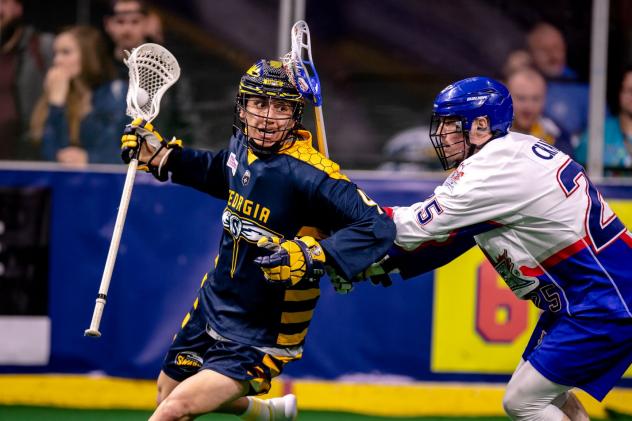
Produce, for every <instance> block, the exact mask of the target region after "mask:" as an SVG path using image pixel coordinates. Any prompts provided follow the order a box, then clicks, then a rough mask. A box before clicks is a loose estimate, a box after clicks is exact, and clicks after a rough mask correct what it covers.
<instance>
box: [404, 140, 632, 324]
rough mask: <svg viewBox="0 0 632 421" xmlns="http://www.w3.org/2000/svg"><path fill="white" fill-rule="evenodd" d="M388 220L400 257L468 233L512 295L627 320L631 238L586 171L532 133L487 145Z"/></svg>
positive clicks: (631, 306) (631, 301)
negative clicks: (401, 252)
mask: <svg viewBox="0 0 632 421" xmlns="http://www.w3.org/2000/svg"><path fill="white" fill-rule="evenodd" d="M393 219H394V221H395V224H396V225H397V238H396V241H395V242H396V244H397V245H399V246H400V247H402V248H404V249H406V250H413V249H416V248H417V247H419V246H420V245H422V244H424V243H426V242H428V241H433V240H434V241H445V240H447V239H448V238H449V237H450V236H451V235H454V233H455V232H458V231H462V230H469V231H472V232H473V233H474V234H475V237H474V238H475V240H476V242H477V244H478V245H479V247H480V248H481V249H482V250H483V252H484V253H485V255H486V256H487V257H488V259H489V260H490V261H491V263H492V264H493V266H494V267H495V268H496V270H497V271H498V273H499V274H500V275H501V276H502V277H503V278H504V280H505V282H506V283H507V285H508V286H509V287H510V288H511V289H512V291H513V292H514V293H515V294H516V295H517V296H518V297H519V298H523V299H531V300H533V301H534V303H535V304H536V305H537V306H538V307H540V308H542V309H544V310H549V311H553V312H557V311H565V312H567V313H568V314H569V315H573V316H586V317H593V316H598V317H607V318H632V313H631V310H632V235H630V232H629V231H628V230H627V229H626V228H625V226H624V225H623V224H622V223H621V221H620V220H619V219H618V218H617V216H616V215H615V214H614V213H613V211H612V210H611V209H610V207H609V206H608V205H607V203H606V202H605V201H604V200H603V199H602V197H601V195H600V194H599V192H598V191H597V190H596V189H595V188H594V186H593V185H592V184H591V183H590V182H589V180H588V178H587V177H586V174H585V172H584V169H583V168H582V167H581V166H580V165H579V164H577V163H576V162H575V161H573V160H572V159H570V158H569V157H568V155H566V154H564V153H562V152H560V151H558V150H557V149H555V148H554V147H552V146H550V145H548V144H547V143H545V142H542V141H541V140H539V139H537V138H535V137H533V136H528V135H523V134H519V133H514V132H509V134H508V135H506V136H504V137H501V138H498V139H495V140H492V141H490V142H489V143H488V144H486V145H485V147H483V148H482V149H481V150H480V151H479V152H478V153H476V154H475V155H473V156H471V157H470V158H468V159H466V160H465V161H463V162H462V163H461V165H459V167H458V168H457V169H456V170H455V171H454V172H453V173H452V174H451V175H450V176H449V177H448V178H447V179H446V181H445V182H444V183H443V185H441V186H439V187H437V188H436V189H435V191H434V195H433V196H431V197H430V198H428V199H426V200H425V201H423V202H419V203H415V204H414V205H412V206H410V207H394V208H393Z"/></svg>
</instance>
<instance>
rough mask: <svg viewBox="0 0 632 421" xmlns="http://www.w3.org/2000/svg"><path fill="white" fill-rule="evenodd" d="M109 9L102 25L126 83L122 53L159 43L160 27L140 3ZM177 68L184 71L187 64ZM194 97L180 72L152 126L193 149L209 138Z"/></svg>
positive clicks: (126, 0)
mask: <svg viewBox="0 0 632 421" xmlns="http://www.w3.org/2000/svg"><path fill="white" fill-rule="evenodd" d="M111 6H112V7H111V9H110V14H109V15H108V16H106V17H105V19H104V21H103V24H104V27H105V31H106V32H107V33H108V35H109V36H110V38H111V40H112V42H113V43H114V59H115V64H116V69H117V73H118V77H119V78H121V79H122V80H128V69H127V66H125V64H124V63H123V58H124V57H125V56H124V51H125V50H127V51H131V50H132V49H133V48H135V47H138V46H139V45H141V44H144V43H146V42H161V41H162V40H161V39H160V37H162V36H163V34H162V29H161V26H162V25H161V23H160V17H159V16H158V14H157V13H156V12H155V11H152V12H151V13H150V12H149V11H148V8H147V4H146V3H145V1H143V0H112V2H111ZM180 65H181V66H182V67H183V68H185V69H186V64H183V63H180ZM193 96H194V94H193V90H192V88H191V83H190V81H189V79H188V78H187V76H186V74H184V72H182V74H181V75H180V79H179V80H178V82H177V83H176V84H175V85H173V87H172V88H171V89H170V90H169V91H168V92H167V93H166V94H165V96H164V97H163V98H162V100H161V102H160V115H159V116H158V117H157V118H156V120H155V122H154V123H155V124H156V125H157V126H160V127H161V128H162V130H164V131H165V132H166V133H179V134H180V136H182V137H183V138H186V139H190V141H191V143H192V144H193V146H198V147H201V146H203V145H205V144H206V143H207V142H208V136H207V135H206V133H205V129H204V128H205V126H204V124H202V121H201V118H200V115H199V113H198V112H197V110H196V107H195V104H194V102H193Z"/></svg>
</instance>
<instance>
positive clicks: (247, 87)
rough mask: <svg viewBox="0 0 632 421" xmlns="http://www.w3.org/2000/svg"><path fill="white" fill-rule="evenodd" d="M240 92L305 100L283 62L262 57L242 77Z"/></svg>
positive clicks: (289, 99) (288, 99)
mask: <svg viewBox="0 0 632 421" xmlns="http://www.w3.org/2000/svg"><path fill="white" fill-rule="evenodd" d="M239 94H240V95H256V96H267V97H271V98H275V99H282V100H286V101H296V102H301V103H302V102H303V97H302V96H301V94H300V93H299V92H298V90H297V89H296V88H295V87H294V85H293V84H292V82H291V81H290V78H289V77H288V75H287V73H286V71H285V68H284V67H283V63H281V62H280V61H276V60H264V59H261V60H258V61H257V62H256V63H255V64H253V65H252V66H251V67H250V69H248V70H247V71H246V73H245V74H244V75H243V76H242V77H241V80H240V82H239Z"/></svg>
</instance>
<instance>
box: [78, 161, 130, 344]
mask: <svg viewBox="0 0 632 421" xmlns="http://www.w3.org/2000/svg"><path fill="white" fill-rule="evenodd" d="M137 167H138V160H137V159H132V160H131V161H130V163H129V166H128V167H127V176H126V177H125V185H124V186H123V194H122V195H121V202H120V204H119V209H118V213H117V215H116V223H115V224H114V233H113V234H112V240H111V241H110V249H109V251H108V257H107V259H106V261H105V267H104V268H103V276H102V277H101V285H100V286H99V294H98V295H97V300H96V303H95V305H94V312H93V313H92V321H91V322H90V328H89V329H86V331H85V333H84V335H85V336H96V337H99V336H101V332H99V326H100V324H101V317H102V316H103V309H104V308H105V302H106V300H107V295H108V289H109V288H110V280H111V279H112V271H113V270H114V263H116V255H117V254H118V249H119V244H120V242H121V234H122V233H123V226H124V225H125V217H126V216H127V208H128V206H129V202H130V199H131V197H132V188H133V187H134V179H135V178H136V169H137Z"/></svg>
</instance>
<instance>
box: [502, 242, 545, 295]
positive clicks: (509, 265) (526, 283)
mask: <svg viewBox="0 0 632 421" xmlns="http://www.w3.org/2000/svg"><path fill="white" fill-rule="evenodd" d="M494 269H496V272H498V274H499V275H500V276H501V277H502V278H503V279H504V280H505V282H506V283H507V286H508V287H509V288H510V289H511V290H512V291H513V292H516V291H518V290H523V289H525V288H530V287H531V286H533V285H535V283H536V281H535V280H532V279H525V278H522V277H521V273H520V272H519V271H517V270H516V269H515V268H514V263H513V262H512V261H511V257H509V253H508V252H507V250H503V253H502V254H501V255H500V256H498V258H497V260H496V263H495V265H494ZM531 289H532V288H531Z"/></svg>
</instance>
